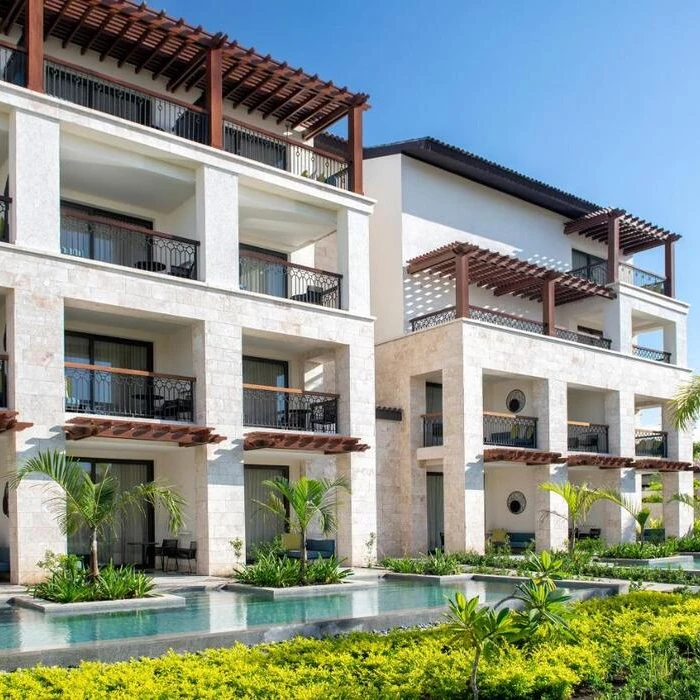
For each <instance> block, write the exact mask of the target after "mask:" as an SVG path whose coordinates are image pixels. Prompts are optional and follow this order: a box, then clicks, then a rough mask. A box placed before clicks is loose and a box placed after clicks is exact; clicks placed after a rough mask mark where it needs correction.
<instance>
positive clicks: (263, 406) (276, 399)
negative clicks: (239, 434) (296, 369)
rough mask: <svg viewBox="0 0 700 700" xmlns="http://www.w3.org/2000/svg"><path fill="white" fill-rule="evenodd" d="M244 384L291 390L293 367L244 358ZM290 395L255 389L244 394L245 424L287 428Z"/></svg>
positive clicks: (281, 361) (286, 364) (282, 362)
mask: <svg viewBox="0 0 700 700" xmlns="http://www.w3.org/2000/svg"><path fill="white" fill-rule="evenodd" d="M243 384H248V385H253V386H254V387H270V389H272V388H274V387H279V388H287V387H288V386H289V364H288V363H287V362H284V361H283V360H268V359H266V358H263V357H246V356H244V357H243ZM286 406H287V394H286V393H285V392H282V391H266V390H265V389H259V388H251V389H246V390H244V391H243V424H244V425H252V426H261V427H266V428H276V427H279V426H281V425H285V424H286V423H285V421H284V417H285V413H286Z"/></svg>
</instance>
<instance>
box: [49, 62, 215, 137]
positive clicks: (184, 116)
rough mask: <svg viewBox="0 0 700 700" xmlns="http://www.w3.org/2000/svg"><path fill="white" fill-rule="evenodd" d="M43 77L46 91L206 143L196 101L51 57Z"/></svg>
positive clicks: (206, 118) (206, 120)
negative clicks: (167, 96) (174, 97)
mask: <svg viewBox="0 0 700 700" xmlns="http://www.w3.org/2000/svg"><path fill="white" fill-rule="evenodd" d="M44 80H45V91H46V93H47V94H48V95H52V96H53V97H58V98H60V99H62V100H66V101H68V102H72V103H74V104H77V105H81V106H83V107H89V108H90V109H94V110H96V111H98V112H105V113H106V114H111V115H112V116H114V117H120V118H121V119H127V120H128V121H130V122H134V123H136V124H143V125H144V126H150V127H152V128H154V129H158V131H165V132H167V133H169V134H173V135H175V136H181V137H182V138H185V139H188V140H189V141H196V142H197V143H207V142H208V140H209V115H208V114H207V112H206V110H204V109H202V108H201V107H197V106H196V105H188V104H186V103H184V102H177V101H175V100H172V99H165V98H163V97H161V96H159V95H157V94H155V93H150V92H147V91H145V90H142V89H140V88H134V87H131V86H129V85H126V84H124V83H121V82H119V81H117V80H115V79H113V78H107V77H105V76H100V75H97V74H95V73H89V72H87V71H84V70H82V69H80V68H77V67H75V66H71V65H69V64H65V63H59V62H57V61H54V60H51V61H50V60H46V61H45V62H44Z"/></svg>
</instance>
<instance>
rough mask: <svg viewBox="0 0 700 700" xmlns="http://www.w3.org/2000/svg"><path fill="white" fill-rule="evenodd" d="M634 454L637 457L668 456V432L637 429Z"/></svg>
mask: <svg viewBox="0 0 700 700" xmlns="http://www.w3.org/2000/svg"><path fill="white" fill-rule="evenodd" d="M634 454H635V455H636V456H637V457H668V435H667V433H666V432H664V431H663V430H643V429H637V430H635V431H634Z"/></svg>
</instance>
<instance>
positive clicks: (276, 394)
mask: <svg viewBox="0 0 700 700" xmlns="http://www.w3.org/2000/svg"><path fill="white" fill-rule="evenodd" d="M243 425H245V426H249V427H255V428H275V429H278V430H300V431H305V432H313V433H331V434H337V433H338V395H337V394H326V393H322V392H319V391H302V390H301V389H288V388H283V387H273V386H260V385H258V384H244V385H243Z"/></svg>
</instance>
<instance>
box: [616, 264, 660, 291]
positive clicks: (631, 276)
mask: <svg viewBox="0 0 700 700" xmlns="http://www.w3.org/2000/svg"><path fill="white" fill-rule="evenodd" d="M620 282H624V283H625V284H631V285H634V286H635V287H640V288H641V289H647V290H648V291H650V292H656V293H657V294H663V293H664V285H665V283H666V278H665V277H661V276H660V275H656V274H654V273H653V272H649V271H648V270H642V269H641V268H638V267H632V265H628V264H627V263H620Z"/></svg>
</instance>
